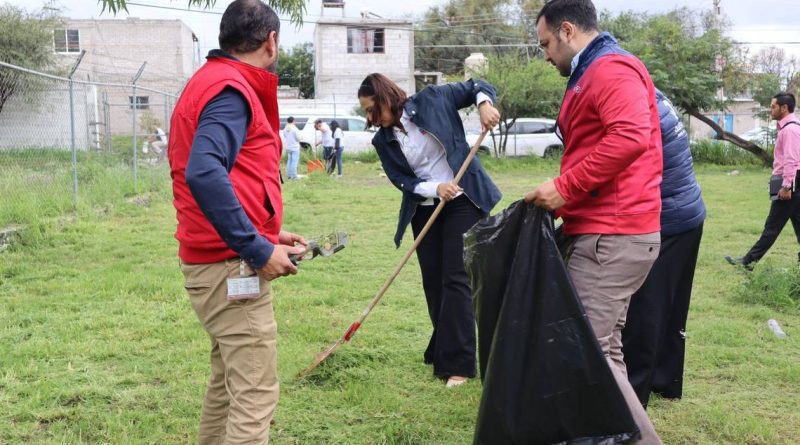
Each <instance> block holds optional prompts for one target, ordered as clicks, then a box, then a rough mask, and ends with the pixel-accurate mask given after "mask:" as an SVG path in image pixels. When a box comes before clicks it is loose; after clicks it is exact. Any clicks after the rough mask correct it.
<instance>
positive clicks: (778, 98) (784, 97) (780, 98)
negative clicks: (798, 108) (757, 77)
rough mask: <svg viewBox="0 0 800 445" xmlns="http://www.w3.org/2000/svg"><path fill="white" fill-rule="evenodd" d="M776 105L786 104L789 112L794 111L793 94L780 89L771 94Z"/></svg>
mask: <svg viewBox="0 0 800 445" xmlns="http://www.w3.org/2000/svg"><path fill="white" fill-rule="evenodd" d="M772 98H773V99H775V102H776V103H777V104H778V106H779V107H780V106H782V105H786V108H788V109H789V112H790V113H794V106H795V104H796V103H797V102H795V100H794V94H792V93H787V92H786V91H781V92H780V93H778V94H776V95H774V96H772Z"/></svg>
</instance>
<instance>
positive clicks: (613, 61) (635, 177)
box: [555, 54, 663, 235]
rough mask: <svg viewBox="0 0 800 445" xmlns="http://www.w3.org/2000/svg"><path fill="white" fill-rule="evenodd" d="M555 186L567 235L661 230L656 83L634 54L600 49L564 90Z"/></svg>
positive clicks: (620, 233) (633, 233) (658, 122)
mask: <svg viewBox="0 0 800 445" xmlns="http://www.w3.org/2000/svg"><path fill="white" fill-rule="evenodd" d="M558 125H559V127H560V129H561V133H562V134H563V135H564V155H563V157H562V158H561V175H560V176H559V177H558V178H556V179H555V186H556V189H558V191H559V193H560V194H561V196H562V197H564V199H565V200H566V201H567V203H566V204H564V206H563V207H561V208H560V209H558V211H557V212H556V215H557V216H560V217H561V218H562V219H563V220H564V233H565V234H567V235H582V234H595V233H599V234H606V235H639V234H645V233H653V232H658V231H659V230H661V188H660V187H661V174H662V168H663V160H662V148H661V124H660V120H659V118H658V106H657V104H656V94H655V87H654V86H653V81H652V80H651V79H650V74H648V72H647V69H646V68H645V66H644V64H642V62H640V61H639V60H638V59H636V58H635V57H632V56H627V55H619V54H610V55H605V56H602V57H600V58H598V59H597V60H595V61H594V62H592V64H591V65H590V66H589V67H588V68H587V69H586V72H585V73H584V74H583V75H582V76H581V78H580V80H579V81H578V82H577V83H576V84H575V85H574V86H572V87H571V88H569V89H568V90H567V93H566V95H565V96H564V102H563V104H562V106H561V112H560V113H559V116H558Z"/></svg>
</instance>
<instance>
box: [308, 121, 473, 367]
mask: <svg viewBox="0 0 800 445" xmlns="http://www.w3.org/2000/svg"><path fill="white" fill-rule="evenodd" d="M484 137H486V131H483V132H482V133H481V135H480V137H478V140H477V141H476V142H475V145H473V146H472V149H471V150H470V151H469V154H468V155H467V158H466V159H464V163H463V164H461V168H459V169H458V173H457V174H456V177H455V179H454V181H455V183H456V184H458V183H459V182H460V181H461V177H462V176H464V172H466V171H467V167H469V164H470V163H471V162H472V159H473V158H474V157H475V154H477V153H478V149H479V148H480V146H481V143H482V142H483V138H484ZM446 203H447V201H444V200H440V201H439V204H438V205H437V206H436V209H435V210H434V211H433V214H431V216H430V218H428V222H427V223H425V227H423V228H422V231H420V233H419V236H417V238H416V239H415V240H414V244H412V245H411V248H410V249H408V252H406V254H405V255H404V256H403V259H402V260H400V264H398V265H397V267H395V269H394V272H392V274H391V275H390V276H389V278H387V279H386V281H385V282H384V283H383V286H381V288H380V290H379V291H378V293H377V294H375V296H374V297H373V298H372V301H370V302H369V304H368V305H367V308H366V309H364V312H362V313H361V316H360V317H359V318H358V320H356V321H355V322H354V323H353V324H351V325H350V327H349V328H347V331H346V332H345V333H344V335H342V337H341V338H339V339H338V340H336V342H335V343H333V344H332V345H331V346H330V347H328V349H326V350H324V351H322V352H320V353H319V354H317V356H316V357H315V358H314V361H313V362H311V364H310V365H309V366H308V367H307V368H305V369H303V370H302V371H300V372H299V373H298V374H297V377H298V378H302V377H305V376H307V375H308V374H310V373H311V371H313V370H315V369H316V368H317V367H318V366H319V365H320V364H322V362H324V361H325V360H326V359H327V358H328V357H330V356H331V355H332V354H333V353H334V352H335V351H336V350H337V349H339V347H340V346H342V345H343V344H345V343H347V342H348V341H350V339H351V338H353V335H355V333H356V331H357V330H358V328H360V327H361V324H362V323H363V322H364V320H365V319H366V318H367V317H368V316H369V314H370V312H372V309H373V308H374V307H375V306H376V305H377V304H378V302H379V301H381V298H383V294H385V293H386V290H387V289H389V286H391V285H392V283H393V282H394V279H395V278H397V275H399V274H400V271H401V270H402V269H403V266H405V265H406V263H407V262H408V259H409V258H411V255H412V254H413V253H414V251H415V250H417V247H418V246H419V244H420V243H421V242H422V239H423V238H425V235H426V234H427V233H428V230H430V228H431V226H432V225H433V223H434V221H436V217H438V216H439V213H441V212H442V209H443V208H444V205H445V204H446Z"/></svg>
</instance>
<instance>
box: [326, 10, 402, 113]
mask: <svg viewBox="0 0 800 445" xmlns="http://www.w3.org/2000/svg"><path fill="white" fill-rule="evenodd" d="M348 26H352V27H359V26H365V27H370V28H373V27H376V28H384V45H385V50H384V51H385V52H384V53H372V54H349V53H348V52H347V28H348ZM314 63H315V73H316V77H315V88H316V98H317V99H323V100H330V101H333V100H335V101H336V102H337V103H343V104H348V105H349V107H350V108H352V106H354V105H355V104H357V103H358V99H357V97H356V92H357V91H358V87H359V85H361V81H362V80H364V77H365V76H366V75H367V74H370V73H374V72H378V73H382V74H385V75H386V76H388V77H389V78H391V79H392V80H394V81H395V82H397V84H398V85H399V86H400V88H402V89H403V90H405V91H406V92H407V93H408V94H413V93H415V87H414V32H413V30H412V29H411V22H407V21H403V20H386V19H345V18H342V19H337V18H331V17H324V18H321V19H320V20H319V21H318V22H317V26H316V28H315V31H314Z"/></svg>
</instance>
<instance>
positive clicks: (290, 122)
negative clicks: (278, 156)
mask: <svg viewBox="0 0 800 445" xmlns="http://www.w3.org/2000/svg"><path fill="white" fill-rule="evenodd" d="M302 140H303V138H302V136H300V130H298V129H297V126H296V125H295V124H294V116H289V117H288V118H286V126H285V127H283V142H284V148H285V149H286V177H288V178H289V179H297V162H298V161H299V160H300V141H302Z"/></svg>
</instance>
